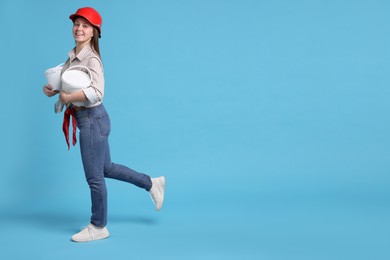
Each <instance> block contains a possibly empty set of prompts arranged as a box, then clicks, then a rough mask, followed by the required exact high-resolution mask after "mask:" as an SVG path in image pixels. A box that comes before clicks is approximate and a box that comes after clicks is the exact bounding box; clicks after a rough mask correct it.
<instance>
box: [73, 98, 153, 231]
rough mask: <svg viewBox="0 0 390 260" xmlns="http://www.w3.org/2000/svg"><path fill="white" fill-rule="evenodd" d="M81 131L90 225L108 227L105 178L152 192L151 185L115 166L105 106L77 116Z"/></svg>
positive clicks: (147, 181) (130, 170)
mask: <svg viewBox="0 0 390 260" xmlns="http://www.w3.org/2000/svg"><path fill="white" fill-rule="evenodd" d="M75 117H76V120H77V127H78V128H79V129H80V134H79V142H80V150H81V159H82V161H83V166H84V172H85V177H86V179H87V182H88V185H89V188H90V190H91V201H92V216H91V223H92V224H94V225H95V226H97V227H104V226H106V224H107V189H106V182H105V179H104V178H111V179H116V180H120V181H125V182H128V183H131V184H134V185H136V186H138V187H140V188H143V189H145V190H147V191H149V190H150V189H151V187H152V181H151V179H150V177H149V176H148V175H146V174H143V173H139V172H136V171H134V170H132V169H130V168H128V167H126V166H123V165H120V164H116V163H112V162H111V156H110V148H109V144H108V136H109V134H110V130H111V125H110V118H109V116H108V114H107V112H106V109H105V108H104V106H103V105H99V106H97V107H92V108H87V109H85V110H80V111H77V112H75Z"/></svg>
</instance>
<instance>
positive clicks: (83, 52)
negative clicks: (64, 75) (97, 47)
mask: <svg viewBox="0 0 390 260" xmlns="http://www.w3.org/2000/svg"><path fill="white" fill-rule="evenodd" d="M91 52H92V48H91V45H90V44H87V45H85V46H84V47H83V48H82V49H81V51H80V52H79V53H78V54H77V55H76V47H74V48H73V49H72V50H71V51H70V52H69V53H68V55H69V59H70V60H71V61H73V60H74V59H76V58H77V59H78V60H80V61H82V60H83V59H85V58H87V57H88V56H89V54H90V53H91Z"/></svg>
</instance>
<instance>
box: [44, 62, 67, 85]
mask: <svg viewBox="0 0 390 260" xmlns="http://www.w3.org/2000/svg"><path fill="white" fill-rule="evenodd" d="M63 65H64V64H63V63H62V64H60V65H58V66H56V67H54V68H50V69H47V70H46V71H45V76H46V80H47V83H48V84H50V85H51V86H52V87H53V90H61V70H62V67H63Z"/></svg>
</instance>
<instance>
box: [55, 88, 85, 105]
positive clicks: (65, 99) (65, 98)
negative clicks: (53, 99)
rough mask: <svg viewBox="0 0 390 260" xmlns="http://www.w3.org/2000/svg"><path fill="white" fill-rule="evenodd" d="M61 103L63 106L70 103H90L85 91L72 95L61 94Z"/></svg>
mask: <svg viewBox="0 0 390 260" xmlns="http://www.w3.org/2000/svg"><path fill="white" fill-rule="evenodd" d="M60 101H61V103H62V104H68V103H69V102H86V101H88V99H87V97H86V96H85V94H84V91H82V90H80V91H77V92H74V93H71V94H67V93H65V92H63V91H61V92H60Z"/></svg>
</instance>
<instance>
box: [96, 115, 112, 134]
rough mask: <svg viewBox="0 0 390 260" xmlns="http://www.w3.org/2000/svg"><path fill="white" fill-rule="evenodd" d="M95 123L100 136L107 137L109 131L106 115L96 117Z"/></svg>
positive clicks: (108, 119)
mask: <svg viewBox="0 0 390 260" xmlns="http://www.w3.org/2000/svg"><path fill="white" fill-rule="evenodd" d="M96 121H97V122H98V125H99V128H100V133H101V135H102V136H108V135H109V134H110V131H111V124H110V118H109V117H108V115H103V116H98V117H97V118H96Z"/></svg>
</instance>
